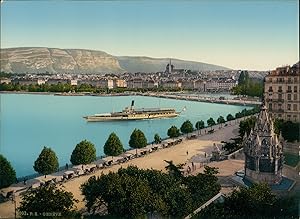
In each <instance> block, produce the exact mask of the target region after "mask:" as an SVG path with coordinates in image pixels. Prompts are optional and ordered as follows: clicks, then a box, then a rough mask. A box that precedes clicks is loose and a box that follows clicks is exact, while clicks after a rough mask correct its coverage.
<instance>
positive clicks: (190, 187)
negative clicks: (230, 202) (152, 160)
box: [81, 161, 220, 218]
mask: <svg viewBox="0 0 300 219" xmlns="http://www.w3.org/2000/svg"><path fill="white" fill-rule="evenodd" d="M168 163H169V166H168V167H167V168H168V170H172V171H170V173H171V174H167V173H163V172H161V171H158V170H149V169H148V170H143V169H138V168H137V167H135V166H129V167H127V168H126V169H123V168H120V169H119V170H118V171H117V172H114V173H113V172H110V173H108V174H106V175H101V176H100V177H98V178H96V177H95V176H94V177H90V178H89V180H88V181H87V182H85V183H84V184H83V185H82V186H81V191H82V194H83V195H84V198H85V200H86V207H87V209H88V211H89V212H90V213H92V214H96V212H97V211H99V209H103V208H104V207H105V208H106V209H107V211H108V214H109V215H108V216H121V217H122V218H124V217H127V218H137V217H139V216H141V218H142V217H143V216H145V214H147V213H154V212H155V213H156V215H158V216H166V215H168V216H176V218H177V217H178V218H183V217H184V216H186V215H188V214H190V213H191V211H192V210H193V209H196V208H197V207H199V206H201V205H202V204H203V203H205V202H206V201H207V200H209V199H210V198H212V197H213V196H214V195H215V194H216V193H217V192H218V191H219V190H220V185H219V184H218V178H217V177H216V176H215V175H213V174H214V173H213V170H210V171H209V173H201V174H200V175H199V176H189V177H188V178H189V179H188V180H186V177H182V176H180V174H181V173H180V171H179V169H178V166H180V165H174V164H173V163H172V162H171V161H168ZM174 173H176V174H174ZM177 174H178V176H179V177H177ZM194 193H197V195H194ZM159 218H160V217H159Z"/></svg>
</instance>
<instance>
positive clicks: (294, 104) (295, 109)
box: [264, 62, 300, 122]
mask: <svg viewBox="0 0 300 219" xmlns="http://www.w3.org/2000/svg"><path fill="white" fill-rule="evenodd" d="M264 96H265V97H264V98H265V104H266V107H267V108H268V111H269V113H270V115H271V116H272V117H273V118H278V119H284V120H290V121H293V122H300V71H299V62H298V63H297V64H295V65H293V66H292V67H290V66H285V67H280V68H276V70H274V71H272V72H270V73H269V75H267V76H266V78H265V85H264Z"/></svg>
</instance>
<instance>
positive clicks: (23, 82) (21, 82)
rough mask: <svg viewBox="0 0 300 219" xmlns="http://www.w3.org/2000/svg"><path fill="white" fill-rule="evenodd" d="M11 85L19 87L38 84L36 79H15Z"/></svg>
mask: <svg viewBox="0 0 300 219" xmlns="http://www.w3.org/2000/svg"><path fill="white" fill-rule="evenodd" d="M12 83H13V84H19V85H21V86H22V85H31V84H38V79H37V78H15V79H13V80H12Z"/></svg>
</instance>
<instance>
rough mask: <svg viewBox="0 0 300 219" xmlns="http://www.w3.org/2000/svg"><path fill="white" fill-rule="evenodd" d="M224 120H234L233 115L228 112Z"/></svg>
mask: <svg viewBox="0 0 300 219" xmlns="http://www.w3.org/2000/svg"><path fill="white" fill-rule="evenodd" d="M226 120H227V122H230V121H232V120H234V117H233V115H231V114H228V115H227V117H226Z"/></svg>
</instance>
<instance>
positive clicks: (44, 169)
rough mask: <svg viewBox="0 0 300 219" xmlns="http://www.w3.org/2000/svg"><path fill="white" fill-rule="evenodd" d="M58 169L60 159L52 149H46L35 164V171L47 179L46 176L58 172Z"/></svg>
mask: <svg viewBox="0 0 300 219" xmlns="http://www.w3.org/2000/svg"><path fill="white" fill-rule="evenodd" d="M58 167H59V165H58V159H57V156H56V154H55V152H54V151H53V150H52V149H51V148H47V147H44V148H43V150H42V152H41V153H40V155H39V157H38V158H37V160H36V161H35V162H34V166H33V169H34V170H35V171H36V172H38V173H40V174H43V175H45V177H46V175H48V174H50V173H53V172H56V171H57V170H58Z"/></svg>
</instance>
